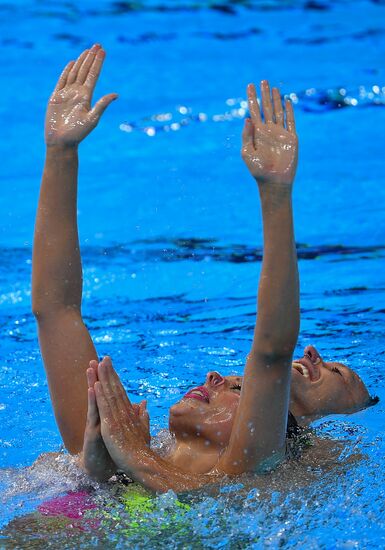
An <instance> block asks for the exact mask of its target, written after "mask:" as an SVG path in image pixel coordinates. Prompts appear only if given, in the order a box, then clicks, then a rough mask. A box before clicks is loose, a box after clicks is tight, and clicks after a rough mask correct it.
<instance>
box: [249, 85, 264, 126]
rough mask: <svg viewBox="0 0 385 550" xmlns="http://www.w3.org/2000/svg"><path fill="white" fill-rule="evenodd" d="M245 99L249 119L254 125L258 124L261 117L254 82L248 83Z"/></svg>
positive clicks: (260, 121)
mask: <svg viewBox="0 0 385 550" xmlns="http://www.w3.org/2000/svg"><path fill="white" fill-rule="evenodd" d="M247 100H248V103H249V111H250V116H251V120H252V121H253V124H254V126H258V125H259V124H261V123H262V119H261V111H260V109H259V104H258V99H257V93H256V91H255V86H254V84H249V85H248V86H247Z"/></svg>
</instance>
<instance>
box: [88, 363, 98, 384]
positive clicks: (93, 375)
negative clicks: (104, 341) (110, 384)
mask: <svg viewBox="0 0 385 550" xmlns="http://www.w3.org/2000/svg"><path fill="white" fill-rule="evenodd" d="M97 368H98V362H97V361H95V360H93V361H90V368H89V369H87V371H86V375H87V383H88V387H89V388H93V387H94V385H95V382H97V380H98V375H97Z"/></svg>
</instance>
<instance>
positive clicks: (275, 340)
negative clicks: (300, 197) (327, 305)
mask: <svg viewBox="0 0 385 550" xmlns="http://www.w3.org/2000/svg"><path fill="white" fill-rule="evenodd" d="M260 196H261V206H262V217H263V235H264V252H263V263H262V272H261V276H260V282H259V289H258V316H257V323H256V327H255V335H254V342H253V349H255V348H256V347H257V348H258V351H259V352H262V353H264V354H267V355H270V354H271V355H273V356H290V355H291V354H292V353H293V351H294V348H295V345H296V342H297V338H298V331H299V317H300V315H299V282H298V267H297V254H296V247H295V240H294V228H293V214H292V199H291V189H290V186H286V187H285V188H281V187H279V186H261V188H260Z"/></svg>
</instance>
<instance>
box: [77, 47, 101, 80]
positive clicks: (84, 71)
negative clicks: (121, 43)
mask: <svg viewBox="0 0 385 550" xmlns="http://www.w3.org/2000/svg"><path fill="white" fill-rule="evenodd" d="M100 49H101V46H100V45H99V44H94V45H93V46H92V48H91V49H90V50H89V52H88V54H87V56H86V57H85V59H84V61H83V63H82V65H81V67H80V68H79V72H78V74H77V76H76V82H78V83H79V84H84V82H85V80H86V78H87V76H88V72H89V70H90V68H91V66H92V64H93V62H94V61H95V56H96V54H97V52H98V51H99V50H100Z"/></svg>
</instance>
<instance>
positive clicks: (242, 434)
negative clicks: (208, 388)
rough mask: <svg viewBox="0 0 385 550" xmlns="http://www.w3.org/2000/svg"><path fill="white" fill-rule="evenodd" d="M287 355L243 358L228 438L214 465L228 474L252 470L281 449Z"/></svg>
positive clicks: (287, 387)
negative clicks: (237, 400) (240, 378)
mask: <svg viewBox="0 0 385 550" xmlns="http://www.w3.org/2000/svg"><path fill="white" fill-rule="evenodd" d="M290 364H291V357H289V356H284V357H275V356H268V355H260V354H258V353H257V352H255V351H252V352H251V353H250V355H249V356H248V358H247V362H246V368H245V374H244V379H243V383H242V391H241V396H240V402H239V406H238V409H237V412H236V415H235V419H234V424H233V428H232V432H231V437H230V442H229V445H228V447H227V449H226V450H225V452H224V453H223V455H222V456H221V458H220V460H219V463H218V467H219V468H220V469H222V470H223V471H225V472H226V473H229V474H237V473H242V472H245V471H255V470H257V469H258V468H261V467H263V466H264V465H268V464H269V463H270V464H271V463H272V462H275V459H276V460H280V458H281V457H283V456H284V453H285V437H286V424H287V413H288V407H289V393H290V374H291V369H290Z"/></svg>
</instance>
